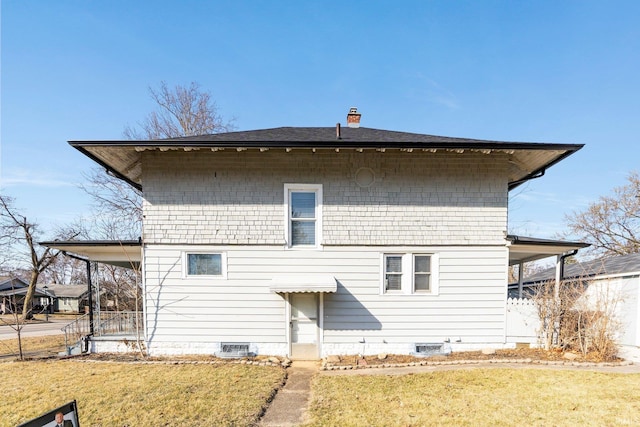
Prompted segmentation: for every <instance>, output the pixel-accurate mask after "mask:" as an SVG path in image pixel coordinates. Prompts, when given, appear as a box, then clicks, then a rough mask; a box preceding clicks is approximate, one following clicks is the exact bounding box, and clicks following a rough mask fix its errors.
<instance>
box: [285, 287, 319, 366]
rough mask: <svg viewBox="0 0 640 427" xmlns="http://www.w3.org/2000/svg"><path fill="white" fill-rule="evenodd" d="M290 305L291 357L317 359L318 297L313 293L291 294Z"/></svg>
mask: <svg viewBox="0 0 640 427" xmlns="http://www.w3.org/2000/svg"><path fill="white" fill-rule="evenodd" d="M289 304H291V320H290V322H289V325H290V327H291V357H292V358H296V359H317V358H318V297H317V295H316V294H315V293H300V294H298V293H293V294H290V295H289Z"/></svg>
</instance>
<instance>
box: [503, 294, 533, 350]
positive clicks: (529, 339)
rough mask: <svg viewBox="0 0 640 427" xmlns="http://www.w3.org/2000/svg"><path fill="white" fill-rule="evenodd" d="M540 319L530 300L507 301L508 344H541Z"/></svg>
mask: <svg viewBox="0 0 640 427" xmlns="http://www.w3.org/2000/svg"><path fill="white" fill-rule="evenodd" d="M539 331H540V318H539V317H538V311H537V309H536V305H535V304H534V302H533V301H532V300H530V299H524V298H508V299H507V342H508V343H526V344H530V345H533V346H537V345H538V344H539V339H538V334H539Z"/></svg>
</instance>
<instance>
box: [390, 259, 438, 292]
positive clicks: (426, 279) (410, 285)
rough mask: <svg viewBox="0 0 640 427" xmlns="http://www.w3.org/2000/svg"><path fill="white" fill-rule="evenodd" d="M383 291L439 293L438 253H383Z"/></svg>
mask: <svg viewBox="0 0 640 427" xmlns="http://www.w3.org/2000/svg"><path fill="white" fill-rule="evenodd" d="M381 293H383V294H407V295H410V294H416V295H437V294H438V256H437V254H423V253H415V254H414V253H401V254H398V253H388V254H382V286H381Z"/></svg>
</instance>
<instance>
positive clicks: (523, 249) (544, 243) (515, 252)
mask: <svg viewBox="0 0 640 427" xmlns="http://www.w3.org/2000/svg"><path fill="white" fill-rule="evenodd" d="M507 241H508V243H507V246H508V248H509V265H515V264H519V263H521V262H530V261H537V260H539V259H544V258H548V257H550V256H555V255H562V254H564V253H567V252H571V251H573V250H578V249H582V248H587V247H589V246H591V245H590V244H589V243H584V242H567V241H563V240H551V239H538V238H535V237H526V236H516V235H513V234H509V235H507Z"/></svg>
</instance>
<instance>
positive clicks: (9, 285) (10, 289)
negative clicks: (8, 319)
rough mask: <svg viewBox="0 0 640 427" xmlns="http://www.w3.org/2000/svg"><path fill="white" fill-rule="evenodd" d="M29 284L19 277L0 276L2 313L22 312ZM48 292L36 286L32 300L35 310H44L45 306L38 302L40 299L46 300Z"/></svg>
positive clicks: (0, 307) (0, 306)
mask: <svg viewBox="0 0 640 427" xmlns="http://www.w3.org/2000/svg"><path fill="white" fill-rule="evenodd" d="M28 288H29V284H28V283H27V282H25V281H24V280H22V279H20V278H18V277H12V276H4V277H0V298H2V300H1V303H0V314H10V313H15V312H21V311H22V306H23V304H24V298H25V295H26V294H27V289H28ZM46 296H47V293H46V291H45V290H43V289H41V288H38V287H36V290H35V292H34V294H33V300H32V301H31V308H32V310H33V311H34V312H40V311H42V310H43V306H41V305H39V304H37V303H38V301H40V300H46Z"/></svg>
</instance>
